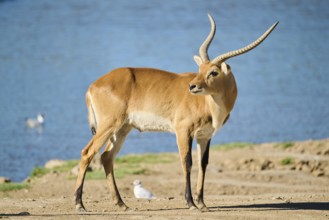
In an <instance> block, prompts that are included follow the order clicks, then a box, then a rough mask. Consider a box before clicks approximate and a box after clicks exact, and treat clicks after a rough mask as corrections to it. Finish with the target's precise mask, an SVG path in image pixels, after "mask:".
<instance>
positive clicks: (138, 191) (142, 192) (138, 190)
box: [133, 180, 155, 199]
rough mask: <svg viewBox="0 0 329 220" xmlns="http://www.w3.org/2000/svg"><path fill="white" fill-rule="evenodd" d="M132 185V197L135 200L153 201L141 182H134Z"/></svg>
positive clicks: (153, 197)
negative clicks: (133, 196)
mask: <svg viewBox="0 0 329 220" xmlns="http://www.w3.org/2000/svg"><path fill="white" fill-rule="evenodd" d="M133 184H134V195H135V197H136V198H137V199H155V196H153V194H152V192H150V191H149V190H147V189H145V188H144V187H143V186H142V182H141V181H140V180H135V181H134V183H133Z"/></svg>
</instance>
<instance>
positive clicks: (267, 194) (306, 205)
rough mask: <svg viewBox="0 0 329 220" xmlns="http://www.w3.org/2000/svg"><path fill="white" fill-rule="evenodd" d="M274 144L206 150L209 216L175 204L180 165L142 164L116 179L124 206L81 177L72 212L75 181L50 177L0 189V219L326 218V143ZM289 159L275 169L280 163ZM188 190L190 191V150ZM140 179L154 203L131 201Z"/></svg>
mask: <svg viewBox="0 0 329 220" xmlns="http://www.w3.org/2000/svg"><path fill="white" fill-rule="evenodd" d="M282 146H283V145H282V144H281V145H280V146H279V145H278V144H275V143H270V144H261V145H255V146H253V147H246V148H242V149H231V150H215V149H211V151H210V161H209V165H208V169H207V175H206V181H205V203H206V204H207V206H208V207H209V212H203V213H201V212H199V211H190V210H188V209H187V206H186V205H185V202H184V199H183V189H184V184H183V177H182V171H181V165H180V162H179V158H178V155H177V154H174V155H175V157H176V158H177V160H175V162H172V163H162V164H144V165H143V166H145V168H146V169H147V170H148V172H147V174H144V175H130V176H126V177H124V178H122V179H118V180H117V184H118V187H119V190H120V193H121V195H122V197H123V199H124V201H125V202H126V204H127V205H128V206H129V207H130V208H132V209H133V210H134V211H130V212H123V211H120V209H119V208H118V207H116V206H114V205H113V202H112V199H111V196H110V195H109V191H108V188H107V183H106V180H87V181H86V182H85V188H84V204H85V206H86V208H87V209H88V211H89V212H87V213H85V214H78V213H76V212H75V209H74V202H73V190H74V185H75V180H74V179H73V180H70V179H68V178H67V175H68V174H67V173H51V174H47V175H46V176H43V177H41V178H39V179H34V180H33V181H32V182H31V187H30V188H28V189H23V190H19V191H10V192H0V218H2V219H79V220H80V219H329V139H327V140H319V141H304V142H296V143H294V144H293V146H290V147H288V148H286V149H284V148H283V147H282ZM287 158H290V159H292V160H291V162H290V163H289V164H287V165H282V164H281V161H282V160H284V159H287ZM193 159H194V166H193V172H192V186H193V189H195V188H196V187H195V186H196V177H197V166H196V164H197V162H196V161H197V160H196V154H195V153H194V156H193ZM135 179H140V180H142V182H143V184H144V186H145V187H146V188H148V189H150V190H151V191H152V192H153V193H154V194H155V196H156V197H157V198H156V199H154V200H152V201H148V200H140V199H139V200H138V199H136V198H134V195H133V187H132V182H133V181H134V180H135Z"/></svg>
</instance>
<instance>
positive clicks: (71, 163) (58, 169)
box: [30, 160, 79, 178]
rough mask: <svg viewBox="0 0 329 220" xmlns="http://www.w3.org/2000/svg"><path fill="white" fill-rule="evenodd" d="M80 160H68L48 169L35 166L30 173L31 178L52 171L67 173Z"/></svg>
mask: <svg viewBox="0 0 329 220" xmlns="http://www.w3.org/2000/svg"><path fill="white" fill-rule="evenodd" d="M78 163H79V161H78V160H68V161H66V162H65V163H64V164H63V165H62V166H58V167H54V168H52V169H48V168H45V167H35V168H34V169H33V170H32V171H31V174H30V177H31V178H38V177H42V176H44V175H46V174H47V173H51V172H58V173H65V172H68V171H70V170H71V169H72V168H73V167H75V166H76V165H78Z"/></svg>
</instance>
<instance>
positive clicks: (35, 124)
mask: <svg viewBox="0 0 329 220" xmlns="http://www.w3.org/2000/svg"><path fill="white" fill-rule="evenodd" d="M25 123H26V126H27V127H29V128H40V127H42V126H43V124H44V123H45V116H44V115H43V114H40V113H39V114H38V116H37V118H27V119H26V120H25Z"/></svg>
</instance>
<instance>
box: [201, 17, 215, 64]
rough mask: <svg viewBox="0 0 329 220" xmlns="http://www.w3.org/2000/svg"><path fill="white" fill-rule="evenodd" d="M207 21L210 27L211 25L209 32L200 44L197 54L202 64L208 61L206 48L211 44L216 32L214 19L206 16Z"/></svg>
mask: <svg viewBox="0 0 329 220" xmlns="http://www.w3.org/2000/svg"><path fill="white" fill-rule="evenodd" d="M208 17H209V20H210V25H211V30H210V33H209V35H208V37H207V38H206V39H205V41H204V42H203V43H202V44H201V46H200V49H199V54H200V57H201V59H202V62H206V61H209V56H208V47H209V45H210V44H211V41H212V39H213V38H214V36H215V32H216V24H215V21H214V19H213V18H212V17H211V15H210V14H208Z"/></svg>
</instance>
